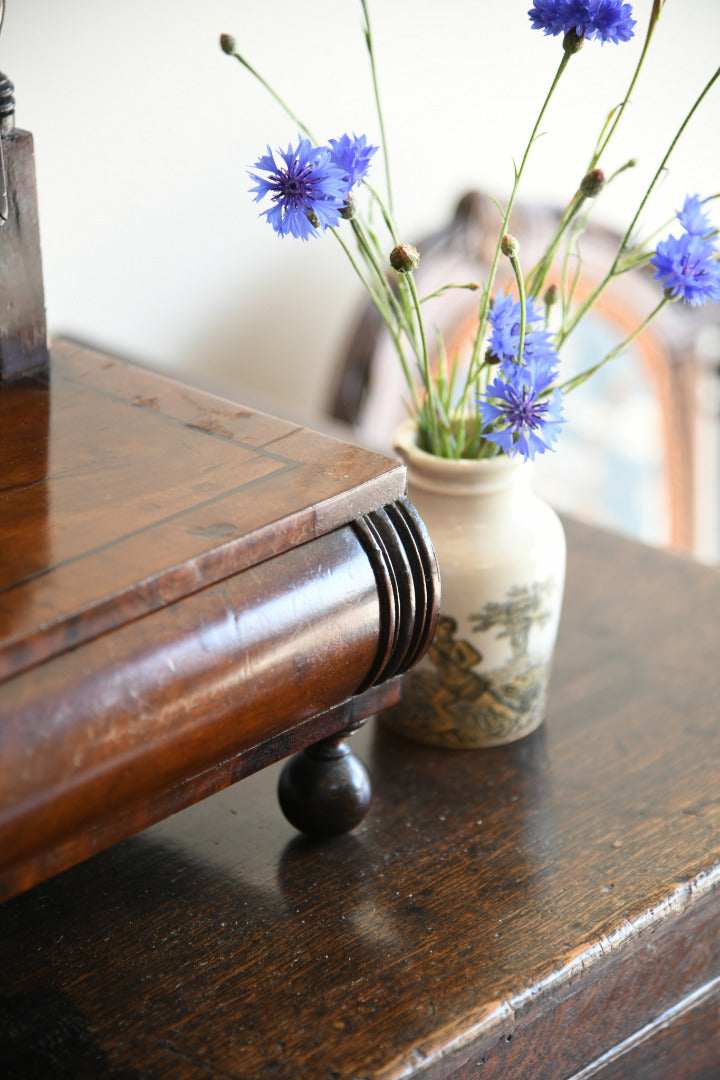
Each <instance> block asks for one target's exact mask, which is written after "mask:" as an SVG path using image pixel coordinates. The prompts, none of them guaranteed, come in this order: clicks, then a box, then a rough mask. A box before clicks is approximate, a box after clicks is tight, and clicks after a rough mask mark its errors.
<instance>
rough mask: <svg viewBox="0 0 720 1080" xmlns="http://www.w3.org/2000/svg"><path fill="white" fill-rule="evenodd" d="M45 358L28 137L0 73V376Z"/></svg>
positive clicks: (12, 375)
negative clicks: (16, 120) (16, 122)
mask: <svg viewBox="0 0 720 1080" xmlns="http://www.w3.org/2000/svg"><path fill="white" fill-rule="evenodd" d="M4 7H5V5H4V3H3V4H0V27H1V26H2V20H3V13H4ZM48 360H49V354H48V347H47V331H46V323H45V289H44V285H43V274H42V255H41V252H40V225H39V222H38V199H37V186H36V182H35V150H34V146H33V137H32V135H31V134H30V132H29V131H20V130H19V129H17V128H16V127H15V96H14V87H13V84H12V83H11V82H10V80H9V79H8V78H7V76H6V75H3V74H2V73H0V381H2V380H5V379H12V378H15V377H16V376H18V375H22V374H23V373H25V372H28V371H32V370H36V369H38V368H42V367H47V364H48Z"/></svg>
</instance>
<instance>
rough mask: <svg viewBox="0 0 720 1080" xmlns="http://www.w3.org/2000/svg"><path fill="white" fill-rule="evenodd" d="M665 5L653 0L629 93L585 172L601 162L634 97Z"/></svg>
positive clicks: (603, 132) (597, 146) (605, 131)
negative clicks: (633, 93)
mask: <svg viewBox="0 0 720 1080" xmlns="http://www.w3.org/2000/svg"><path fill="white" fill-rule="evenodd" d="M664 4H665V0H653V6H652V11H651V12H650V19H649V21H648V28H647V33H646V34H645V43H644V44H643V48H642V52H641V53H640V58H639V60H638V62H637V64H636V65H635V71H634V72H633V76H632V78H631V80H630V85H629V86H628V88H627V91H626V93H625V97H624V98H623V100H622V102H621V104H620V107H619V108H618V109H617V110H616V111H615V114H614V118H613V120H612V123H611V124H610V126H609V128H608V125H607V122H606V124H605V127H604V128H603V131H602V132H601V133H600V138H599V139H598V141H597V144H596V146H595V151H594V153H593V156H592V157H591V158H590V164H589V165H588V167H587V169H586V170H585V171H586V172H590V171H591V170H592V169H594V168H595V166H596V165H597V163H598V161H599V160H600V158H601V157H602V155H603V154H604V152H605V150H606V149H607V147H608V143H609V142H610V140H611V139H612V137H613V135H614V134H615V129H616V128H617V126H618V124H619V123H620V120H621V119H622V114H623V113H624V112H625V108H626V106H627V105H628V103H629V101H630V98H631V96H632V92H633V90H634V89H635V84H636V82H637V81H638V78H639V76H640V71H641V69H642V66H643V64H644V62H645V57H646V56H647V52H648V49H649V47H650V38H651V37H652V35H653V30H654V29H655V27H656V26H657V23H658V19H659V18H660V15H661V12H662V9H663V7H664ZM611 115H612V114H611ZM608 119H609V118H608ZM606 129H607V130H606Z"/></svg>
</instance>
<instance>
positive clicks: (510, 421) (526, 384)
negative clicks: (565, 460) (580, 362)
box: [478, 362, 565, 461]
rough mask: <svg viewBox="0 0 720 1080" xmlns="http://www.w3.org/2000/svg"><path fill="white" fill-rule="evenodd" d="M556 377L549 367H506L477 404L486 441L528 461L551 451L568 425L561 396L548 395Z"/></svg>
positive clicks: (554, 392)
mask: <svg viewBox="0 0 720 1080" xmlns="http://www.w3.org/2000/svg"><path fill="white" fill-rule="evenodd" d="M554 376H555V373H554V371H553V370H552V369H551V368H550V367H549V366H548V365H546V364H514V363H512V362H510V363H505V364H503V366H502V368H501V370H500V373H499V374H498V375H497V377H496V378H495V379H494V380H493V381H492V382H491V383H490V384H489V385H488V387H487V390H486V391H485V396H484V398H481V399H480V400H479V401H478V411H479V413H480V417H481V419H482V421H483V428H482V434H483V437H484V438H486V439H489V440H490V442H494V443H495V444H496V445H497V446H499V447H500V449H501V450H503V451H504V452H505V453H506V454H520V455H522V457H524V458H525V460H526V461H527V460H528V459H529V460H530V461H534V459H535V455H536V454H543V453H544V452H545V451H546V450H552V449H553V448H554V446H555V443H556V441H557V437H558V435H559V433H560V426H561V425H562V424H564V423H565V418H564V416H563V412H562V392H561V391H560V389H559V388H558V387H557V386H556V387H554V388H553V389H551V390H550V391H549V393H548V389H549V387H550V386H551V383H552V381H553V378H554Z"/></svg>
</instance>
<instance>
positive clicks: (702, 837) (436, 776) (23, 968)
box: [0, 522, 720, 1080]
mask: <svg viewBox="0 0 720 1080" xmlns="http://www.w3.org/2000/svg"><path fill="white" fill-rule="evenodd" d="M567 532H568V546H569V568H568V582H567V592H566V603H565V611H564V615H563V620H562V624H561V631H560V638H559V643H558V650H557V658H556V664H555V670H554V676H553V683H552V688H551V695H550V702H549V708H548V717H547V722H546V724H545V725H544V727H543V728H541V729H540V731H538V732H537V733H535V734H534V735H532V736H530V737H528V738H527V739H525V740H523V741H522V742H520V743H517V744H515V745H512V746H509V747H499V748H495V749H492V750H489V751H481V752H477V751H450V752H448V751H436V750H432V749H428V748H424V747H420V746H414V745H411V744H410V743H406V742H404V741H402V740H401V739H399V738H398V737H396V736H393V735H391V734H390V733H389V732H387V731H386V730H384V729H383V728H382V725H381V724H379V723H377V722H376V721H373V722H371V723H370V724H369V725H368V726H367V727H366V728H365V729H364V730H363V731H362V732H360V734H359V735H358V736H356V737H355V739H354V740H353V742H354V744H355V748H356V750H357V751H358V752H359V753H360V755H361V756H362V757H363V758H364V760H365V761H366V763H367V764H368V766H369V769H370V773H371V776H372V780H373V787H374V793H375V794H374V803H373V806H372V809H371V812H370V814H369V816H368V817H367V819H366V821H365V822H364V823H363V824H362V825H361V826H360V827H359V829H358V830H357V831H356V832H355V833H353V834H351V835H348V836H345V837H342V838H339V839H338V840H336V841H334V842H331V843H327V844H323V845H316V844H313V843H310V842H309V841H306V840H303V839H300V838H299V837H298V836H297V834H294V833H293V831H292V829H291V827H290V826H289V825H288V824H287V823H286V822H285V821H284V820H283V819H282V817H281V816H280V814H279V813H278V810H277V807H276V802H275V784H276V781H277V770H276V767H275V766H273V767H271V768H269V769H266V770H263V771H262V772H260V773H257V774H256V775H254V776H251V777H249V778H248V779H246V780H243V781H242V782H241V783H239V784H237V785H235V786H234V787H231V788H229V789H227V790H226V791H224V792H221V793H220V794H218V795H215V796H213V797H212V798H211V799H208V800H206V801H205V802H203V803H199V804H197V805H196V806H193V807H191V808H189V809H188V810H185V811H183V812H182V813H180V814H177V815H175V816H174V817H171V818H169V819H167V820H166V821H164V822H162V823H160V824H158V825H155V826H153V827H152V828H150V829H148V830H147V831H145V832H144V833H142V834H141V835H140V836H137V837H134V838H132V839H129V840H126V841H124V842H123V843H121V844H119V845H117V846H115V847H114V848H112V849H110V850H108V851H105V852H103V853H101V854H99V855H98V856H96V857H94V858H92V859H90V860H88V861H87V862H85V863H83V864H81V865H79V866H76V867H73V868H72V869H70V870H68V871H66V872H64V873H63V874H61V875H59V876H58V877H56V878H54V879H53V880H51V881H49V882H46V883H44V884H42V885H40V886H38V887H36V888H35V889H33V890H31V891H30V892H28V893H26V894H25V895H24V896H19V897H16V898H14V899H12V900H10V901H8V902H7V903H6V904H5V905H3V906H2V907H0V967H1V969H2V972H3V979H2V987H0V1061H5V1062H11V1063H12V1062H14V1063H15V1065H14V1068H15V1071H13V1069H12V1068H11V1067H10V1066H8V1065H5V1073H3V1072H2V1069H3V1066H2V1065H0V1076H12V1077H13V1078H20V1080H22V1078H25V1077H30V1076H42V1077H47V1078H53V1077H60V1076H62V1077H65V1076H72V1077H80V1078H83V1077H96V1078H103V1077H108V1078H114V1080H138V1078H142V1080H155V1078H164V1080H211V1078H217V1077H224V1078H233V1080H261V1078H262V1080H265V1078H268V1080H270V1078H272V1080H291V1078H292V1080H296V1078H298V1077H302V1078H304V1080H401V1078H402V1080H404V1078H408V1077H418V1078H423V1080H435V1078H439V1077H453V1078H457V1080H469V1078H480V1080H486V1078H487V1077H492V1078H502V1080H513V1078H519V1077H522V1078H526V1080H544V1078H549V1077H553V1078H557V1080H563V1078H568V1077H571V1076H572V1077H578V1078H583V1077H589V1076H590V1075H592V1076H595V1075H598V1076H602V1077H603V1078H614V1080H619V1078H620V1077H623V1078H629V1077H632V1078H633V1080H646V1078H647V1080H650V1078H651V1077H652V1078H653V1080H657V1078H658V1077H668V1078H670V1077H675V1078H678V1080H688V1078H690V1077H692V1078H693V1080H698V1078H701V1077H702V1078H703V1080H710V1078H712V1077H717V1076H718V1074H719V1072H720V1036H719V1034H718V1031H719V1028H720V1025H719V1024H718V1018H719V1013H718V1001H719V1000H720V998H719V997H718V988H719V987H720V918H718V916H719V915H720V891H719V890H718V883H719V882H720V848H719V838H720V799H719V794H720V791H719V789H720V783H719V778H720V769H719V766H720V722H719V721H720V668H719V666H718V655H719V653H720V625H719V623H718V612H719V611H720V574H718V572H717V571H716V570H714V569H709V568H704V567H700V566H698V565H696V564H694V563H692V562H691V561H689V560H686V559H682V558H677V557H675V556H672V555H669V554H666V553H662V552H659V551H655V550H652V549H650V548H646V547H644V546H641V545H638V544H636V543H634V542H632V541H628V540H624V539H621V538H618V537H615V536H612V535H610V534H606V533H603V532H601V531H598V530H596V529H593V528H589V527H586V526H581V525H578V524H575V523H572V522H568V523H567ZM37 1062H40V1064H39V1065H38V1064H37ZM68 1062H70V1064H69V1065H68ZM33 1068H35V1069H36V1071H32V1070H33ZM63 1069H65V1071H63ZM23 1070H24V1071H23ZM43 1070H44V1071H43Z"/></svg>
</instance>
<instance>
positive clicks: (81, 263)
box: [0, 0, 720, 407]
mask: <svg viewBox="0 0 720 1080" xmlns="http://www.w3.org/2000/svg"><path fill="white" fill-rule="evenodd" d="M650 6H651V3H650V0H638V2H636V3H635V4H634V9H635V14H636V17H638V19H639V21H640V22H641V23H644V21H645V20H646V18H647V14H648V12H649V9H650ZM528 7H529V0H502V2H501V3H497V2H494V0H425V2H424V3H423V4H418V2H417V0H371V10H372V12H373V14H374V26H375V36H376V44H377V52H378V60H379V65H380V71H381V80H382V84H383V88H384V91H385V94H384V100H385V103H386V114H387V121H388V136H389V143H390V149H391V152H392V155H393V159H394V166H395V167H394V176H395V188H396V204H397V210H398V217H399V220H400V225H401V228H402V230H403V232H404V235H405V236H406V237H407V238H408V239H410V240H412V239H413V238H415V237H416V236H417V235H418V234H420V233H422V232H423V231H425V230H426V229H427V228H428V226H431V225H435V224H436V223H438V222H439V221H441V220H443V219H444V218H445V217H446V215H447V213H448V212H449V208H450V207H451V206H452V204H453V202H454V200H455V198H456V197H457V195H458V194H459V193H461V192H462V191H463V190H465V189H466V188H468V187H470V186H473V185H478V186H483V187H485V188H486V189H489V190H492V191H495V192H496V193H498V194H499V195H502V194H504V193H505V192H507V190H508V187H509V184H510V181H511V169H512V166H511V158H512V156H513V155H514V156H518V157H519V155H520V154H521V152H522V148H523V145H524V140H525V139H526V138H527V135H528V134H529V131H530V129H531V126H532V123H533V120H534V116H535V112H536V107H537V103H538V102H539V99H540V95H541V94H544V92H545V88H546V87H547V86H548V85H549V81H550V78H551V76H552V73H553V71H554V69H555V66H556V64H557V62H558V59H559V50H560V45H559V42H558V40H556V39H547V38H544V37H543V36H542V35H541V34H540V33H538V32H533V31H531V30H530V28H529V22H528V19H527V15H526V10H527V8H528ZM221 31H228V32H231V33H233V34H234V35H235V36H236V38H237V40H238V42H239V43H240V44H241V47H242V48H243V50H244V52H245V53H246V55H247V57H248V58H249V59H250V60H251V61H252V62H253V63H254V64H255V65H256V66H257V67H258V68H259V69H260V70H261V71H262V72H264V73H265V74H266V76H267V77H268V79H269V80H270V81H272V82H273V83H274V85H275V86H276V87H277V89H278V90H279V91H280V92H282V93H283V95H284V96H285V97H286V98H287V99H288V101H289V102H290V103H291V104H292V105H293V107H294V109H295V111H296V112H298V113H299V114H300V115H301V116H302V117H303V119H304V120H305V121H306V123H307V124H308V125H309V126H310V127H311V128H313V129H314V130H315V131H316V132H317V134H318V136H319V138H321V139H325V138H327V137H329V136H332V135H334V134H339V133H341V132H342V131H344V130H349V131H353V130H354V131H357V132H363V131H365V132H367V134H368V135H369V137H371V138H372V139H373V140H375V141H377V138H378V131H377V126H376V123H375V116H374V109H373V103H372V97H371V92H370V81H369V77H368V72H367V64H366V55H365V52H364V45H363V40H362V34H361V9H360V4H359V0H305V2H302V0H294V2H293V0H263V2H262V3H261V4H259V3H258V2H257V0H7V10H6V16H5V23H4V26H3V30H2V35H1V36H0V69H2V70H3V71H4V72H5V73H6V74H7V75H8V76H9V77H10V78H11V79H12V80H13V82H14V83H15V87H16V97H17V123H18V126H20V127H24V128H28V129H30V130H32V131H33V133H34V135H35V140H36V153H37V166H38V181H39V191H40V208H41V230H42V239H43V251H44V265H45V283H46V298H47V308H48V320H49V325H50V329H51V332H53V333H68V334H71V335H74V336H76V337H79V338H81V339H84V340H87V341H90V342H93V343H97V344H100V345H102V346H106V347H108V348H109V349H111V350H114V351H116V352H118V353H120V354H124V355H128V356H131V357H134V358H137V359H139V360H142V361H144V362H146V363H150V364H153V365H159V366H164V367H167V368H170V369H172V370H174V371H182V370H187V369H194V370H195V371H197V372H206V373H208V374H210V375H211V376H222V377H227V378H229V379H230V380H232V381H233V382H234V383H237V385H238V387H239V388H242V387H243V386H244V387H247V388H249V389H250V390H251V391H260V392H261V393H265V392H269V393H272V394H274V395H276V396H278V397H279V398H280V399H283V400H285V401H288V402H293V403H299V404H300V405H301V406H303V407H304V406H310V407H314V406H316V405H318V404H319V402H320V401H321V400H322V397H323V393H324V388H325V382H326V378H327V373H328V370H329V368H330V366H331V364H332V361H333V357H334V355H335V353H336V351H337V350H338V348H339V347H340V346H341V345H342V342H343V335H344V331H345V327H346V325H347V322H348V320H349V319H350V318H351V317H352V315H353V314H354V312H355V310H356V307H357V304H358V302H359V300H360V299H361V294H360V293H359V292H358V288H357V286H356V284H355V280H354V278H353V276H352V273H351V271H350V269H349V267H348V266H347V264H346V263H345V261H344V257H343V256H342V253H341V252H340V250H339V248H338V246H337V244H336V243H335V241H334V240H333V239H332V238H331V237H325V238H323V239H321V240H316V241H313V242H311V243H308V244H301V243H299V242H296V241H293V240H291V239H286V240H280V239H279V238H277V237H276V236H275V235H274V233H273V232H272V230H271V229H270V227H269V226H268V225H266V224H265V222H264V221H261V220H260V219H259V218H258V216H257V210H256V208H255V206H254V205H253V203H252V201H251V198H250V196H249V195H248V194H247V188H248V186H249V181H248V178H247V175H246V172H245V170H246V168H247V166H248V165H250V164H252V162H253V161H254V160H255V158H256V157H257V156H258V155H259V154H260V153H261V152H263V151H264V148H265V145H266V143H268V142H269V143H271V144H272V145H273V146H276V145H277V144H278V143H282V144H286V143H287V142H288V141H290V140H291V139H294V138H295V135H296V132H295V129H294V127H293V125H292V123H290V122H289V121H288V120H287V119H286V117H285V115H284V114H283V112H282V111H281V110H280V109H279V107H278V106H277V105H276V104H274V103H273V102H272V101H271V100H270V99H269V98H268V96H267V95H266V93H265V92H264V91H263V90H262V88H261V87H259V86H258V85H257V84H256V83H255V82H254V81H253V80H252V78H251V77H250V76H249V75H248V74H247V73H246V72H245V71H243V70H242V69H241V68H240V66H239V65H238V64H237V62H236V61H234V60H232V59H231V58H229V57H226V56H224V55H223V54H222V53H221V51H220V49H219V47H218V44H217V41H218V36H219V34H220V32H221ZM641 36H642V35H641V34H639V35H638V36H637V38H636V40H635V41H634V42H633V43H630V44H629V45H623V46H618V47H615V46H612V45H606V46H604V47H600V46H599V45H597V44H592V45H588V46H586V48H585V49H584V50H583V51H582V52H581V53H580V54H579V56H577V57H576V58H574V60H573V61H572V64H571V66H570V69H569V72H568V75H567V78H566V81H565V85H564V86H563V87H562V89H561V91H560V94H559V97H558V98H557V100H556V102H555V103H554V105H553V107H552V109H551V111H550V113H549V115H548V117H547V123H546V125H545V127H546V130H547V131H548V134H546V135H545V136H544V137H543V139H542V140H541V141H540V142H539V143H538V145H537V150H536V153H535V155H534V157H533V159H532V167H531V169H530V170H529V172H528V174H527V185H526V187H525V188H524V195H525V197H530V198H543V199H558V200H563V201H564V200H565V199H566V198H567V196H568V194H569V192H570V189H571V188H572V187H573V185H574V184H575V183H576V181H577V179H578V171H579V170H580V171H581V170H582V168H583V165H584V162H585V160H586V159H587V157H588V153H589V150H590V148H591V145H592V142H593V141H594V134H595V132H596V131H597V128H598V126H599V123H600V122H601V120H602V118H603V117H604V115H605V113H606V112H607V110H608V108H609V107H610V106H611V105H612V104H614V103H615V102H616V101H617V100H619V99H620V98H621V96H622V93H623V90H624V86H625V84H626V81H627V78H628V75H629V72H630V70H631V62H632V60H633V58H634V57H635V56H636V54H637V50H638V48H639V44H640V39H641ZM719 55H720V0H667V3H666V10H665V13H664V15H663V18H662V20H661V23H660V27H659V28H658V30H657V34H656V40H655V43H654V51H653V54H652V57H651V61H650V63H649V64H648V66H647V70H646V73H645V79H644V82H643V83H642V85H641V87H640V88H639V89H638V90H637V92H636V95H635V101H634V105H633V109H632V112H631V114H630V115H629V116H628V118H627V123H625V124H624V126H623V128H622V138H621V139H619V140H618V143H617V145H616V148H615V152H614V153H613V155H612V157H611V158H610V159H609V160H608V162H607V166H608V168H609V169H611V168H613V167H614V165H616V164H618V163H620V162H621V161H623V160H624V159H626V158H627V157H629V156H631V155H634V156H636V157H638V158H639V159H640V163H641V164H640V167H639V168H638V169H637V170H636V172H635V174H634V175H632V176H631V177H629V178H628V181H627V183H626V184H625V185H624V186H623V187H622V188H620V186H618V188H617V189H616V191H615V192H614V193H612V192H608V194H607V198H606V199H605V202H604V210H605V214H606V216H607V217H608V218H609V220H610V221H612V222H615V223H620V224H621V223H622V221H623V218H624V216H625V211H626V208H627V206H631V207H634V205H635V201H636V200H637V198H638V193H639V192H641V191H642V188H643V184H646V183H647V178H648V177H649V176H650V175H652V172H653V171H654V169H655V167H656V165H657V163H658V161H659V159H660V156H661V154H662V151H663V149H664V145H665V143H666V141H667V137H668V133H670V132H672V131H674V130H675V128H676V126H677V125H678V123H679V122H680V119H681V117H682V115H683V111H684V106H685V104H686V102H687V101H689V100H690V99H691V98H692V97H693V96H694V95H695V93H697V92H698V91H699V89H700V88H701V86H702V85H703V84H704V82H705V81H706V79H707V78H708V77H709V75H710V74H711V72H712V71H713V69H714V67H715V65H716V64H717V61H718V56H719ZM719 121H720V86H716V87H715V88H714V91H713V93H712V96H711V98H710V99H709V100H708V102H707V105H706V108H705V110H704V113H703V115H702V117H701V118H699V119H697V120H696V121H695V122H694V124H693V126H692V128H691V129H690V130H689V131H688V132H687V134H686V136H685V137H684V139H683V142H682V144H681V146H680V147H679V150H678V152H677V154H676V157H675V158H674V159H673V163H672V170H671V173H670V175H669V176H668V178H667V181H666V182H665V184H664V185H663V188H662V190H661V192H660V193H659V197H658V198H657V199H656V200H655V201H654V203H653V206H652V208H651V210H652V211H653V213H652V217H653V219H654V220H655V219H656V220H657V221H660V220H662V219H663V218H664V217H665V216H669V215H670V213H671V212H672V209H673V208H674V207H675V206H677V205H678V203H679V202H680V200H681V199H682V197H683V194H684V192H685V191H686V190H690V191H694V190H698V191H700V192H701V193H703V194H709V193H712V192H715V191H717V190H718V188H720V184H719V183H718V176H719V172H720V170H719V169H718V164H719V154H718V131H719V128H720V124H719ZM238 392H239V393H242V390H241V389H239V391H238Z"/></svg>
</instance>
